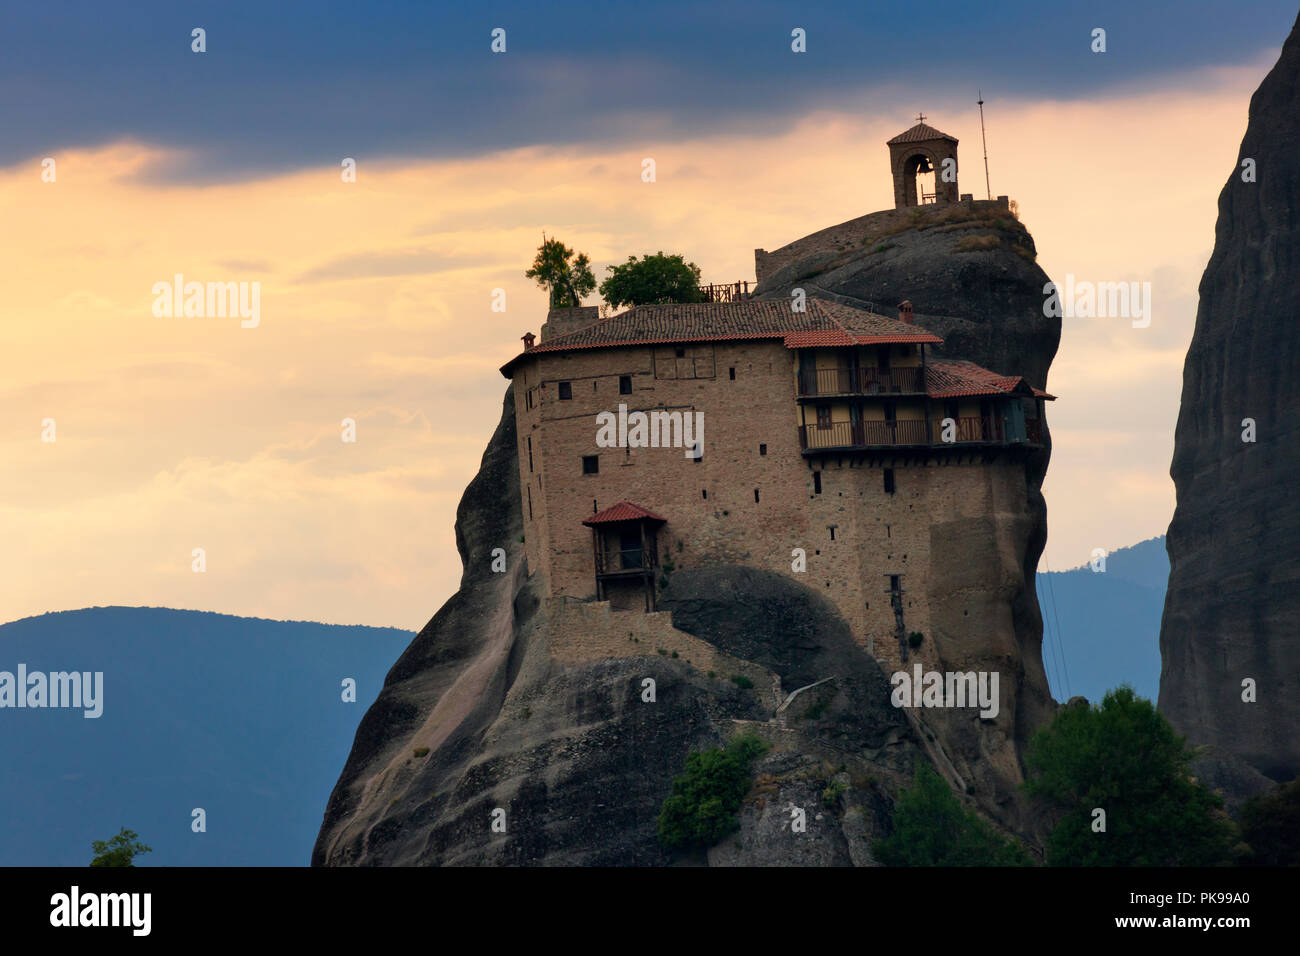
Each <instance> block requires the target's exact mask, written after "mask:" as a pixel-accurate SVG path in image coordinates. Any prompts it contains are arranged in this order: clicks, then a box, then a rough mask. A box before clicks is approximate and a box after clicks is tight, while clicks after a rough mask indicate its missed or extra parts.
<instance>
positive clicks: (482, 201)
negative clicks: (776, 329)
mask: <svg viewBox="0 0 1300 956" xmlns="http://www.w3.org/2000/svg"><path fill="white" fill-rule="evenodd" d="M214 22H215V21H214ZM786 32H787V33H788V30H787V31H786ZM512 36H515V34H514V33H512ZM525 37H526V34H524V33H521V34H519V37H518V39H517V40H516V41H512V42H514V43H516V44H517V45H518V47H520V48H525V47H526V46H527V43H526V42H525ZM817 42H818V33H816V32H810V50H812V49H815V48H816V47H815V44H816V43H817ZM773 43H775V41H773ZM777 46H779V45H777ZM521 52H522V50H521ZM777 52H779V50H778V51H776V52H773V54H772V55H773V56H776V55H777ZM809 55H812V54H811V53H810V54H809ZM186 68H188V69H193V68H194V66H193V65H190V66H187V67H186ZM223 68H224V67H223ZM1263 69H1264V67H1262V66H1257V65H1250V66H1247V67H1242V68H1240V69H1238V70H1235V71H1231V72H1227V73H1218V74H1216V79H1215V84H1217V88H1216V89H1215V90H1214V91H1213V92H1207V91H1206V90H1204V89H1202V88H1200V86H1199V85H1198V84H1191V85H1190V87H1189V89H1190V91H1189V92H1186V93H1184V92H1181V91H1179V90H1177V89H1170V90H1151V89H1147V90H1144V91H1143V92H1141V93H1137V94H1133V93H1130V94H1119V93H1116V94H1114V95H1112V96H1109V97H1107V98H1097V99H1095V100H1093V101H1089V102H1078V101H1062V100H1057V99H1051V100H1043V99H1036V98H1030V99H1023V100H1018V101H1012V100H1010V99H1007V100H1003V101H1000V102H999V105H998V110H997V112H996V114H995V120H994V121H993V122H992V123H991V125H990V128H989V148H990V174H991V178H992V180H993V186H994V191H995V192H1002V193H1008V194H1010V195H1011V196H1012V197H1013V198H1014V199H1016V200H1017V202H1018V203H1019V207H1020V211H1021V217H1022V219H1023V220H1024V221H1025V223H1026V225H1027V226H1028V227H1029V228H1030V229H1031V230H1032V231H1033V234H1034V237H1035V240H1036V242H1037V245H1038V248H1039V260H1040V262H1041V263H1042V265H1043V267H1044V268H1045V269H1046V271H1047V272H1048V274H1049V275H1051V276H1053V277H1054V278H1058V279H1059V278H1060V277H1061V276H1063V275H1064V274H1065V273H1066V272H1073V273H1074V274H1075V275H1076V276H1079V277H1090V278H1093V279H1096V280H1102V279H1111V278H1121V277H1125V276H1133V277H1136V278H1149V279H1150V281H1152V283H1153V288H1154V289H1157V290H1158V294H1157V296H1156V308H1157V311H1156V313H1155V318H1154V319H1153V322H1152V326H1151V328H1149V329H1132V328H1131V326H1128V325H1127V324H1126V323H1125V322H1123V321H1122V320H1117V321H1110V320H1079V321H1074V322H1066V323H1065V326H1064V328H1063V332H1062V340H1061V347H1060V351H1059V352H1058V355H1057V359H1056V363H1055V365H1054V367H1053V369H1052V374H1051V381H1050V388H1051V391H1052V392H1053V393H1054V394H1056V395H1058V396H1060V399H1059V401H1057V402H1055V403H1053V404H1052V406H1051V407H1050V409H1049V412H1048V415H1049V420H1050V422H1051V425H1052V434H1053V440H1054V449H1053V457H1052V464H1051V468H1050V469H1049V472H1048V477H1047V482H1046V486H1045V489H1044V491H1045V494H1046V496H1047V499H1048V504H1049V539H1048V553H1047V560H1049V561H1050V563H1051V564H1052V565H1053V566H1057V567H1065V566H1070V565H1074V564H1078V563H1079V561H1080V560H1086V558H1087V556H1088V554H1089V553H1090V551H1091V548H1093V547H1096V546H1099V545H1114V544H1122V543H1126V542H1131V541H1136V540H1139V539H1141V538H1146V537H1151V536H1152V535H1154V534H1160V533H1163V531H1164V529H1165V526H1166V525H1167V523H1168V520H1169V517H1170V515H1171V514H1172V509H1173V486H1172V484H1171V483H1170V482H1169V480H1168V477H1167V475H1168V467H1169V459H1170V455H1171V454H1172V448H1173V428H1174V424H1175V421H1176V418H1177V411H1178V398H1179V395H1180V393H1181V381H1182V375H1181V356H1182V354H1183V352H1184V351H1185V349H1186V345H1187V342H1188V341H1189V340H1190V337H1191V331H1192V327H1193V323H1194V318H1195V303H1196V284H1197V282H1198V280H1199V277H1200V272H1201V270H1202V269H1203V268H1204V263H1205V260H1206V257H1207V251H1208V249H1209V246H1210V244H1211V243H1212V242H1213V237H1214V231H1213V230H1214V221H1215V215H1216V205H1215V201H1216V198H1217V195H1218V192H1219V190H1220V188H1221V187H1222V184H1223V181H1224V179H1225V177H1226V176H1227V175H1228V173H1229V171H1230V170H1231V168H1232V166H1233V163H1234V161H1235V154H1236V144H1237V142H1238V141H1239V138H1240V135H1241V132H1242V131H1243V130H1244V125H1245V104H1246V103H1247V101H1248V99H1249V96H1250V93H1251V91H1252V90H1253V89H1254V87H1255V86H1256V85H1257V84H1258V81H1259V79H1260V78H1261V76H1262V73H1263ZM828 99H829V98H828ZM408 121H409V117H408ZM782 122H785V121H784V120H782V121H781V122H775V121H773V122H772V123H768V124H763V128H762V129H756V130H745V129H740V130H737V129H735V128H734V127H732V126H731V125H730V124H721V125H720V126H718V127H716V128H715V127H714V126H712V125H701V126H699V127H698V131H697V133H696V135H695V136H693V137H686V138H683V139H681V140H680V141H678V142H676V143H675V144H674V145H672V147H671V148H661V147H660V146H654V147H653V149H654V152H653V154H654V155H655V156H656V158H657V160H658V174H659V178H658V181H657V182H655V183H653V184H648V183H644V182H642V181H641V180H640V176H639V170H640V161H641V158H642V157H643V156H645V155H647V144H646V142H645V140H644V138H642V137H640V136H633V137H630V138H629V139H627V140H625V141H621V142H611V143H606V144H604V145H592V144H583V143H576V142H568V143H565V144H563V145H559V146H542V145H530V146H527V147H521V148H514V149H504V150H499V151H495V152H491V153H488V154H485V155H481V156H478V157H475V158H472V159H471V158H465V157H458V158H457V157H453V158H441V159H430V158H427V157H426V158H422V159H419V160H411V161H406V162H396V161H393V162H377V161H371V160H367V159H366V158H365V157H364V156H363V157H360V159H359V167H358V169H359V174H358V179H357V182H356V183H352V184H345V183H342V182H341V181H340V177H339V176H338V171H337V168H335V167H334V166H332V165H330V164H327V163H325V162H323V161H322V162H318V163H317V164H316V165H313V166H311V167H309V168H300V169H294V170H292V171H288V172H283V173H278V174H276V175H268V176H260V177H253V178H248V179H246V180H245V181H242V182H239V183H227V184H219V185H214V184H212V183H205V184H202V185H199V184H189V185H177V184H168V185H160V184H156V183H151V182H149V181H147V180H142V179H141V178H140V177H137V176H130V175H126V174H127V173H129V172H130V171H132V170H139V169H140V168H144V167H147V166H148V164H149V163H150V162H151V161H156V160H158V159H160V158H165V156H166V155H167V153H166V151H165V150H161V149H160V148H159V147H157V146H150V145H146V144H145V143H143V142H141V141H123V142H112V143H110V144H107V145H105V146H103V147H102V148H100V149H98V150H82V151H69V152H66V153H62V154H60V160H59V179H58V181H57V183H52V184H50V183H42V182H41V181H40V179H39V169H38V167H33V166H31V165H30V164H28V165H22V166H17V167H13V168H10V169H8V170H0V201H2V202H3V205H4V208H5V212H6V229H7V233H6V234H7V235H8V236H10V237H12V238H13V239H14V241H12V242H10V244H9V246H8V247H7V250H6V251H7V260H6V265H7V266H8V268H9V274H10V275H11V276H14V277H17V281H13V282H11V283H9V284H8V285H7V286H6V288H5V297H4V303H3V306H2V308H3V310H4V319H5V321H4V322H3V323H0V398H2V399H3V403H4V407H5V409H6V414H5V415H4V416H3V417H0V454H2V455H3V456H4V460H5V462H6V464H7V467H6V468H4V469H0V527H3V528H5V531H6V536H7V543H8V547H7V548H6V549H4V551H3V552H0V608H4V611H5V613H6V615H11V616H13V617H20V616H23V615H26V614H32V613H40V612H42V611H46V610H50V609H54V608H68V607H81V606H86V605H90V604H96V603H98V604H143V605H155V606H173V607H198V608H204V609H210V610H220V611H225V612H228V613H236V614H253V615H258V616H265V617H273V618H284V619H300V620H302V619H310V620H331V621H337V622H349V623H369V624H393V625H398V626H402V627H408V628H418V627H419V626H421V625H422V624H423V623H424V621H425V620H426V619H427V618H428V616H429V615H430V614H431V613H432V612H433V611H434V610H435V609H436V608H437V606H438V604H439V603H440V602H441V601H442V600H443V599H445V598H446V597H447V596H448V595H449V594H451V593H452V592H453V591H454V590H455V588H456V587H457V585H458V582H459V579H460V573H461V568H460V563H459V557H458V555H457V552H456V550H455V537H454V531H453V526H454V521H455V508H456V504H457V502H458V500H459V498H460V495H461V494H462V492H463V490H464V488H465V486H466V485H467V484H468V483H469V481H470V479H471V478H472V477H473V476H474V474H475V473H476V471H477V469H478V467H479V462H480V459H481V456H482V452H483V449H484V447H485V445H486V443H487V441H488V439H489V437H490V436H491V435H492V433H493V430H494V429H495V427H496V425H497V422H498V417H499V415H500V410H501V399H502V393H503V392H504V391H505V389H506V386H507V383H506V381H505V380H504V379H503V378H502V377H501V376H500V374H499V373H498V372H497V368H498V367H499V366H500V365H501V364H503V363H504V361H505V360H506V359H508V358H509V357H510V356H511V355H513V354H515V352H516V351H517V350H518V349H519V348H520V342H519V337H520V336H521V335H522V334H523V333H524V332H526V331H533V332H536V331H537V330H538V328H539V327H540V325H541V323H542V321H543V320H544V317H545V313H546V299H545V295H544V293H543V292H541V291H539V290H538V289H537V287H536V286H535V285H534V284H533V283H532V282H531V281H530V280H528V279H525V278H524V276H523V271H524V269H525V268H526V267H527V264H528V263H529V262H531V260H532V257H533V254H534V251H535V249H536V247H537V245H538V243H539V241H540V232H541V230H542V229H545V230H546V232H547V234H548V235H555V236H559V237H560V238H561V239H563V240H564V241H565V242H566V243H567V244H569V245H570V246H573V247H575V248H578V249H580V250H582V251H584V252H587V253H588V254H589V255H591V257H592V260H593V268H594V270H595V271H596V273H597V275H598V276H599V275H603V274H604V266H605V265H607V264H610V263H620V262H623V261H624V260H625V259H626V258H627V256H628V255H640V254H642V253H645V252H654V251H657V250H660V249H662V250H664V251H665V252H681V253H683V254H685V255H686V256H687V258H689V259H690V260H692V261H694V262H696V263H698V264H699V265H700V267H701V269H702V271H703V274H704V278H705V280H706V281H711V282H732V281H736V280H738V279H750V278H752V277H753V250H754V248H755V247H764V248H768V249H774V248H776V247H778V246H780V245H782V244H784V243H786V242H789V241H791V240H793V239H796V238H798V237H800V236H803V235H806V234H808V233H810V232H813V231H815V230H817V229H820V228H823V227H826V226H829V225H833V224H834V223H837V222H841V221H844V220H846V219H850V218H853V217H856V216H859V215H861V214H863V213H865V212H868V211H871V210H873V209H881V208H886V207H888V206H890V205H892V185H891V182H890V179H889V176H888V160H887V152H886V150H885V147H884V140H886V139H888V138H889V136H891V135H893V134H894V133H896V132H898V131H899V123H898V120H897V119H896V117H895V116H894V115H893V113H892V112H890V113H880V114H869V113H864V112H863V111H861V110H860V109H853V110H844V111H837V110H835V109H833V108H832V107H831V106H830V105H828V103H823V104H821V106H820V108H819V109H817V110H816V111H810V112H808V113H807V114H806V115H802V116H800V117H799V118H798V119H797V120H796V121H790V122H788V123H787V124H786V125H785V126H782ZM933 122H935V123H936V124H937V125H938V126H939V127H940V128H941V129H944V130H945V131H947V132H950V133H952V134H953V135H955V136H958V137H959V138H960V139H961V142H962V144H963V145H962V147H961V154H960V156H961V160H962V162H963V164H964V165H963V167H962V172H961V175H962V181H963V183H967V182H969V181H970V177H971V176H974V177H975V180H976V181H979V180H981V179H982V178H983V177H982V174H983V169H982V165H983V164H982V162H981V156H980V151H979V148H978V144H979V120H978V115H977V114H974V113H973V112H972V111H971V110H969V109H966V110H965V111H964V112H961V113H955V112H954V113H948V114H944V115H942V116H939V115H936V116H934V117H933ZM1179 143H1196V144H1197V148H1196V149H1195V150H1186V151H1180V152H1179V162H1178V163H1175V164H1170V163H1169V162H1168V156H1169V150H1170V148H1171V144H1179ZM1060 144H1064V145H1060ZM357 152H361V151H360V150H358V151H357ZM972 169H973V170H974V172H971V170H972ZM1152 169H1159V170H1160V171H1161V172H1160V188H1159V189H1154V188H1153V187H1152V182H1153V180H1152V178H1151V173H1150V170H1152ZM683 170H685V171H687V172H689V173H690V175H687V176H682V175H680V173H681V172H682V171H683ZM967 189H970V187H969V186H967ZM266 263H272V264H274V267H275V269H274V272H269V273H267V274H263V273H262V269H261V266H263V265H264V264H266ZM218 270H225V271H226V275H225V276H222V275H220V274H214V273H217V271H218ZM176 272H182V273H184V274H185V275H186V276H192V277H194V278H198V279H204V280H206V279H219V278H229V279H239V278H250V277H251V278H258V276H259V275H260V276H262V278H261V281H262V283H263V285H262V321H261V324H260V325H259V326H258V328H256V329H242V328H240V326H239V323H238V322H237V321H234V322H232V321H229V320H227V319H220V318H190V319H185V318H179V317H178V318H170V319H159V318H157V317H155V316H153V315H152V312H151V309H150V302H151V295H150V289H151V286H152V283H153V282H155V281H158V280H160V279H170V277H171V276H172V275H173V274H174V273H176ZM250 274H251V275H250ZM290 277H293V278H290ZM348 280H352V281H348ZM356 280H364V281H356ZM496 288H501V289H503V290H505V292H506V311H504V312H496V311H493V308H492V303H493V299H494V296H493V290H494V289H496ZM1008 371H1010V370H1008ZM46 417H53V418H55V419H56V420H57V423H58V436H59V437H58V441H57V442H56V443H54V444H49V443H43V442H41V441H40V437H39V436H40V423H41V421H42V420H43V419H44V418H46ZM344 418H353V419H355V420H356V422H357V436H358V440H357V442H356V443H355V444H349V443H344V442H343V441H342V440H341V437H340V432H341V427H340V423H341V421H342V420H343V419H344ZM194 547H204V548H207V549H208V554H209V571H208V572H207V573H206V574H203V575H196V574H194V573H193V572H191V571H190V565H189V562H190V557H189V555H190V552H191V550H192V548H194Z"/></svg>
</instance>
